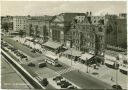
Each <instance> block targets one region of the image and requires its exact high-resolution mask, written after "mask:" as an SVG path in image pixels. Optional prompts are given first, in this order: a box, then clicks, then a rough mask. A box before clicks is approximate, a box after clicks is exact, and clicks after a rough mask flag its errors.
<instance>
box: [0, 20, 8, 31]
mask: <svg viewBox="0 0 128 90" xmlns="http://www.w3.org/2000/svg"><path fill="white" fill-rule="evenodd" d="M1 28H2V29H4V30H5V31H6V32H8V31H9V28H10V24H9V23H7V22H5V23H3V24H2V27H1Z"/></svg>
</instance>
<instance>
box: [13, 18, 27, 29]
mask: <svg viewBox="0 0 128 90" xmlns="http://www.w3.org/2000/svg"><path fill="white" fill-rule="evenodd" d="M27 19H28V16H13V30H14V31H19V30H24V31H25V30H26V27H27Z"/></svg>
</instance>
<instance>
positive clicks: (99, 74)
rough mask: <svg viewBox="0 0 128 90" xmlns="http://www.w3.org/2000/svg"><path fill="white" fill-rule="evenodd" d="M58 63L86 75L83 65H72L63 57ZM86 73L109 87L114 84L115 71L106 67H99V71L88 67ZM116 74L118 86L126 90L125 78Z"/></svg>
mask: <svg viewBox="0 0 128 90" xmlns="http://www.w3.org/2000/svg"><path fill="white" fill-rule="evenodd" d="M59 61H60V62H62V63H64V64H66V65H68V66H71V67H73V68H75V69H77V70H80V71H81V72H84V73H86V74H87V66H86V65H84V64H81V63H78V62H74V61H72V63H71V60H70V59H68V58H66V57H63V56H62V57H60V58H59ZM88 72H89V73H88V74H89V75H91V76H93V77H95V78H97V79H99V80H101V81H104V82H106V83H108V84H110V85H114V84H116V83H115V81H116V79H115V78H114V77H115V72H116V71H115V70H114V69H110V68H108V67H106V66H105V65H101V66H100V67H99V69H93V68H92V67H88ZM118 73H119V74H118V84H120V85H121V86H122V88H124V89H126V88H127V84H126V82H125V81H127V80H126V79H127V76H126V75H123V74H122V73H120V72H119V71H118ZM111 78H113V80H111Z"/></svg>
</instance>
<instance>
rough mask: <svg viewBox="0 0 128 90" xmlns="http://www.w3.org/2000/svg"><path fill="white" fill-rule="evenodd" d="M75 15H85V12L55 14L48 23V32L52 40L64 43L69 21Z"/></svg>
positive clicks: (69, 24)
mask: <svg viewBox="0 0 128 90" xmlns="http://www.w3.org/2000/svg"><path fill="white" fill-rule="evenodd" d="M77 15H85V13H61V14H59V15H56V16H55V17H54V18H53V19H52V21H51V23H50V34H49V36H51V39H52V40H53V41H56V42H59V43H61V44H65V37H66V36H65V35H66V33H67V31H69V29H70V26H71V21H72V20H73V18H74V17H75V16H77Z"/></svg>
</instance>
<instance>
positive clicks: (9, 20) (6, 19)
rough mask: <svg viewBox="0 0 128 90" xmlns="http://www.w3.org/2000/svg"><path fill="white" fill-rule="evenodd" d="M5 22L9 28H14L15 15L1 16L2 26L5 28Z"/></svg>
mask: <svg viewBox="0 0 128 90" xmlns="http://www.w3.org/2000/svg"><path fill="white" fill-rule="evenodd" d="M4 24H6V25H7V26H8V27H9V28H8V29H9V30H11V31H12V30H13V16H2V17H1V28H2V29H3V28H4Z"/></svg>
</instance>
